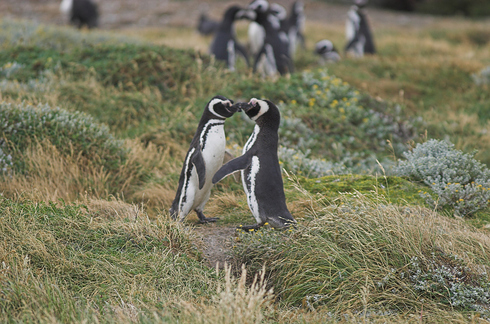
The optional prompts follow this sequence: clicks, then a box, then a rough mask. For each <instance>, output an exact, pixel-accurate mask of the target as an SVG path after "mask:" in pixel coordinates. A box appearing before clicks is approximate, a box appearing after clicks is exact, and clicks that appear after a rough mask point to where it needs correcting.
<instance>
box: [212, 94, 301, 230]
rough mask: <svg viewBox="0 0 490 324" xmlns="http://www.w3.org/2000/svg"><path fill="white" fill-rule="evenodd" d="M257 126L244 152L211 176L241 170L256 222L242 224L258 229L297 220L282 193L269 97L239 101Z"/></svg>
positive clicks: (276, 112)
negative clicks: (267, 98) (267, 225)
mask: <svg viewBox="0 0 490 324" xmlns="http://www.w3.org/2000/svg"><path fill="white" fill-rule="evenodd" d="M239 105H241V106H240V107H241V108H242V109H243V110H244V111H245V112H246V114H247V115H248V117H250V119H252V120H253V121H255V123H256V125H255V128H254V131H253V133H252V135H250V138H249V139H248V141H247V143H246V144H245V146H244V147H243V155H242V156H240V157H238V158H236V159H233V160H231V161H230V162H228V163H226V164H225V165H223V166H222V167H221V168H220V169H219V170H218V172H216V174H215V175H214V177H213V183H216V182H218V181H220V180H221V179H222V178H224V177H226V176H227V175H229V174H231V173H233V172H235V171H237V170H242V183H243V189H244V190H245V193H246V195H247V202H248V206H249V207H250V211H251V212H252V215H253V216H254V217H255V219H256V221H257V224H256V225H250V226H243V227H241V228H242V229H244V230H250V229H257V228H259V227H261V226H262V225H264V224H265V223H266V222H268V223H269V224H271V225H272V226H273V227H275V228H282V227H286V226H289V225H291V224H293V223H296V221H295V219H294V218H293V216H292V215H291V213H290V212H289V210H288V208H287V205H286V197H285V195H284V185H283V182H282V176H281V168H280V167H279V159H278V157H277V147H278V140H279V136H278V133H277V131H278V129H279V123H280V120H281V116H280V113H279V109H277V107H276V106H275V105H274V104H273V103H272V102H270V101H269V100H258V99H255V98H253V99H251V100H250V102H249V103H248V104H239Z"/></svg>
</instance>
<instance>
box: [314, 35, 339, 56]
mask: <svg viewBox="0 0 490 324" xmlns="http://www.w3.org/2000/svg"><path fill="white" fill-rule="evenodd" d="M334 50H335V48H334V47H333V43H332V42H331V41H329V40H328V39H324V40H321V41H319V42H318V43H316V44H315V53H317V54H320V55H323V54H326V53H328V52H331V51H334Z"/></svg>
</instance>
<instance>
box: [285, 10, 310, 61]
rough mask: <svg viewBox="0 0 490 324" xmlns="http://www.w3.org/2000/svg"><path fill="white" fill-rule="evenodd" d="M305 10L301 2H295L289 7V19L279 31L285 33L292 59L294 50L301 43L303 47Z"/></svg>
mask: <svg viewBox="0 0 490 324" xmlns="http://www.w3.org/2000/svg"><path fill="white" fill-rule="evenodd" d="M305 20H306V19H305V8H304V5H303V2H302V1H295V2H294V3H293V5H292V7H291V12H290V14H289V17H288V18H287V19H285V20H284V23H283V24H282V27H281V29H282V30H284V31H285V32H286V33H287V36H288V40H289V56H290V57H291V58H294V55H295V54H296V48H297V47H298V44H300V43H301V46H302V47H303V49H304V48H305V47H306V45H305V36H304V32H305Z"/></svg>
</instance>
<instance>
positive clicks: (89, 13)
mask: <svg viewBox="0 0 490 324" xmlns="http://www.w3.org/2000/svg"><path fill="white" fill-rule="evenodd" d="M60 11H61V12H62V13H63V14H66V15H68V16H69V17H70V23H71V24H73V25H75V26H76V27H78V28H82V27H83V26H84V25H85V26H87V27H88V28H94V27H97V26H98V24H99V22H98V21H99V12H98V10H97V5H96V4H95V3H93V2H92V1H90V0H63V1H62V2H61V4H60Z"/></svg>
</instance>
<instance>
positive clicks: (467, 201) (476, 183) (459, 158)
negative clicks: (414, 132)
mask: <svg viewBox="0 0 490 324" xmlns="http://www.w3.org/2000/svg"><path fill="white" fill-rule="evenodd" d="M404 156H405V158H406V160H401V161H400V162H399V164H398V166H397V167H396V168H395V173H397V174H398V175H400V176H406V177H409V178H410V179H412V180H415V181H422V182H424V183H425V184H426V185H427V186H429V187H430V189H431V191H432V193H430V192H427V191H421V193H420V194H421V195H422V196H423V197H425V199H426V201H427V203H428V204H429V205H430V206H433V207H438V208H444V207H451V208H454V213H455V214H456V215H458V216H466V215H470V214H472V213H474V212H476V211H478V210H480V209H483V208H486V207H487V206H488V202H489V199H490V170H488V168H487V167H486V166H485V165H484V164H482V163H480V162H478V161H477V160H475V159H474V158H473V156H472V155H471V154H466V153H463V152H461V151H459V150H456V149H455V148H454V145H453V144H451V143H447V142H445V141H439V140H434V139H431V140H429V141H427V142H425V143H422V144H418V145H417V146H416V147H415V148H414V149H413V150H412V151H409V152H406V153H404Z"/></svg>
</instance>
